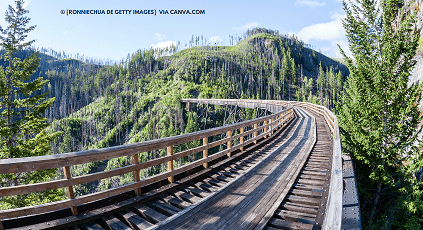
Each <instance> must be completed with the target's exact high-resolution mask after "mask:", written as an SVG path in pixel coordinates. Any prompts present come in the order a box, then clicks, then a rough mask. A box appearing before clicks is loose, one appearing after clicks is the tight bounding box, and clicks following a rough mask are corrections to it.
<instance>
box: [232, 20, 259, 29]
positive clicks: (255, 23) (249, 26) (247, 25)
mask: <svg viewBox="0 0 423 230" xmlns="http://www.w3.org/2000/svg"><path fill="white" fill-rule="evenodd" d="M257 26H258V23H257V22H249V23H247V24H245V25H243V26H240V27H233V28H232V29H233V30H242V31H244V30H248V29H252V28H255V27H257Z"/></svg>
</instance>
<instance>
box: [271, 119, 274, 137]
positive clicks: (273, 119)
mask: <svg viewBox="0 0 423 230" xmlns="http://www.w3.org/2000/svg"><path fill="white" fill-rule="evenodd" d="M273 122H275V117H272V126H271V127H272V135H273V127H275V126H274V124H273Z"/></svg>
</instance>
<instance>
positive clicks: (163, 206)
mask: <svg viewBox="0 0 423 230" xmlns="http://www.w3.org/2000/svg"><path fill="white" fill-rule="evenodd" d="M147 205H148V206H149V207H150V208H152V209H154V210H156V211H158V212H160V213H163V214H164V215H166V216H172V215H175V214H176V213H178V212H179V211H182V209H179V208H177V207H174V206H172V205H170V204H167V203H166V202H164V201H161V200H154V201H150V202H148V203H147Z"/></svg>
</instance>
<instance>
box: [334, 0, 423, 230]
mask: <svg viewBox="0 0 423 230" xmlns="http://www.w3.org/2000/svg"><path fill="white" fill-rule="evenodd" d="M357 2H358V5H354V4H353V3H350V4H347V3H345V2H344V3H343V4H344V9H345V11H346V14H347V16H346V19H345V20H344V22H343V24H344V28H345V29H346V32H347V38H348V41H349V44H350V50H351V51H352V53H353V56H354V59H355V60H354V61H353V60H352V59H351V58H349V57H347V56H346V55H345V53H344V51H343V50H342V49H341V53H342V54H343V56H344V58H345V60H346V63H347V66H348V68H349V70H350V76H349V77H348V79H347V82H346V85H345V87H344V90H345V92H344V94H343V97H342V100H341V103H339V116H338V117H339V122H340V126H341V128H342V129H341V130H342V136H343V140H342V141H343V148H344V151H345V152H349V153H350V154H351V155H352V157H353V158H355V159H356V161H357V166H358V169H357V172H358V182H359V191H360V192H361V194H360V198H361V205H362V207H364V208H363V214H362V217H363V222H364V223H363V226H366V227H368V228H370V229H373V228H374V229H381V227H382V226H383V228H384V229H390V228H392V229H399V228H401V229H421V227H422V225H421V224H422V223H423V218H422V216H423V203H422V187H421V186H422V185H423V183H422V181H418V180H417V179H416V177H415V176H414V175H415V173H416V172H418V170H421V168H422V166H423V157H422V150H423V148H422V142H421V141H420V140H419V139H418V135H419V134H420V133H421V130H422V129H421V128H419V127H418V124H419V122H421V121H422V117H421V114H420V112H419V111H418V108H417V106H418V104H419V102H420V101H421V99H422V94H421V92H422V89H423V88H422V87H423V86H422V83H413V84H409V83H408V81H409V76H410V71H411V70H412V69H413V67H414V66H415V63H416V62H415V61H414V60H412V58H413V57H414V56H415V54H416V49H417V41H418V39H419V31H418V30H417V29H416V21H415V14H414V15H404V12H403V9H399V8H398V6H399V5H401V4H400V1H397V0H382V1H380V5H378V1H372V0H358V1H357Z"/></svg>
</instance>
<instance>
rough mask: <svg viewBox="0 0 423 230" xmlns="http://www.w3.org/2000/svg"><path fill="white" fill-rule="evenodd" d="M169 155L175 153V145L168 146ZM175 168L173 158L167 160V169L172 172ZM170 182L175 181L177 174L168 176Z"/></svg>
mask: <svg viewBox="0 0 423 230" xmlns="http://www.w3.org/2000/svg"><path fill="white" fill-rule="evenodd" d="M166 150H167V155H168V156H172V155H173V146H169V147H167V149H166ZM172 170H173V160H170V161H168V162H167V171H168V172H170V171H172ZM167 179H168V180H169V182H170V183H173V182H175V176H170V177H168V178H167Z"/></svg>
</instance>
